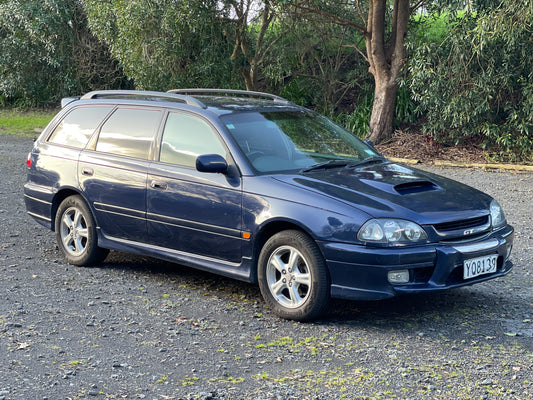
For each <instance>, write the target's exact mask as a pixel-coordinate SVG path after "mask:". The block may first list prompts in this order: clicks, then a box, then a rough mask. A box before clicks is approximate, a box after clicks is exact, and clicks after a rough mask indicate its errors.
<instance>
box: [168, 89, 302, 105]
mask: <svg viewBox="0 0 533 400" xmlns="http://www.w3.org/2000/svg"><path fill="white" fill-rule="evenodd" d="M167 93H176V94H182V95H185V94H191V95H194V94H197V95H201V94H212V95H217V94H218V95H237V96H242V97H257V98H263V99H270V100H273V101H275V102H278V103H284V104H293V103H292V102H291V101H289V100H287V99H284V98H283V97H280V96H276V95H275V94H270V93H263V92H254V91H251V90H235V89H172V90H169V91H168V92H167Z"/></svg>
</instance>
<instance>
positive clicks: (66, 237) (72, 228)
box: [55, 195, 109, 266]
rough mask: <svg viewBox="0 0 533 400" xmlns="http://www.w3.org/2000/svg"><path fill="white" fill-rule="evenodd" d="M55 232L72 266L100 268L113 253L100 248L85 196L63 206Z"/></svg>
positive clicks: (58, 212)
mask: <svg viewBox="0 0 533 400" xmlns="http://www.w3.org/2000/svg"><path fill="white" fill-rule="evenodd" d="M55 232H56V240H57V244H58V246H59V249H60V250H61V252H62V253H63V256H64V257H65V260H66V261H67V262H68V263H69V264H72V265H79V266H88V265H92V264H96V263H98V262H101V261H103V260H104V259H105V258H106V256H107V254H108V253H109V250H107V249H102V248H100V247H98V237H97V234H96V224H95V221H94V218H93V216H92V214H91V211H90V210H89V207H87V204H86V203H85V201H84V200H83V198H82V197H81V196H77V195H76V196H70V197H67V198H66V199H65V200H63V202H62V203H61V204H60V205H59V208H58V210H57V214H56V219H55Z"/></svg>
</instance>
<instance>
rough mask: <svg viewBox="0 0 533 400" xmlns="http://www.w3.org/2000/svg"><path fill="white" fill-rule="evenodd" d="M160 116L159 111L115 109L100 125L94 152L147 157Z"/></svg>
mask: <svg viewBox="0 0 533 400" xmlns="http://www.w3.org/2000/svg"><path fill="white" fill-rule="evenodd" d="M161 115H162V112H161V111H159V110H143V109H138V108H119V109H117V110H116V111H115V112H114V113H113V115H111V117H109V119H108V120H107V121H106V122H105V123H104V125H103V126H102V129H101V130H100V135H99V137H98V142H97V143H96V151H99V152H102V153H113V154H116V155H122V156H128V157H135V158H142V159H145V160H147V159H148V158H149V156H150V149H151V148H152V143H153V141H154V136H155V133H156V132H157V129H158V127H159V123H160V121H161Z"/></svg>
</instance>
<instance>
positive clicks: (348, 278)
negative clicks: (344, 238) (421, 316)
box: [320, 225, 514, 300]
mask: <svg viewBox="0 0 533 400" xmlns="http://www.w3.org/2000/svg"><path fill="white" fill-rule="evenodd" d="M513 239H514V229H513V227H512V226H510V225H507V226H506V227H504V228H502V229H500V230H498V231H496V232H493V233H491V234H490V235H489V236H487V237H484V238H483V239H478V240H475V241H471V242H461V243H457V242H456V243H437V244H427V245H423V246H417V247H393V248H390V247H389V248H376V247H366V246H360V245H353V244H345V243H334V242H321V243H320V247H321V249H322V251H323V254H324V255H325V257H326V261H327V264H328V267H329V273H330V277H331V297H333V298H342V299H351V300H380V299H387V298H390V297H394V296H397V295H401V294H410V293H423V292H435V291H441V290H448V289H452V288H456V287H461V286H467V285H472V284H474V283H478V282H483V281H486V280H489V279H494V278H497V277H500V276H504V275H506V274H508V273H509V272H510V271H511V269H512V263H511V261H510V260H509V256H510V254H511V249H512V246H513ZM491 254H497V255H498V259H497V270H496V272H494V273H490V274H485V275H480V276H477V277H475V278H471V279H464V278H463V265H464V261H465V260H468V259H472V258H477V257H482V256H486V255H491ZM397 270H408V271H409V277H410V279H409V283H406V284H391V283H390V282H389V280H388V278H387V275H388V272H389V271H397Z"/></svg>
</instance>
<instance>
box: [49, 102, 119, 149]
mask: <svg viewBox="0 0 533 400" xmlns="http://www.w3.org/2000/svg"><path fill="white" fill-rule="evenodd" d="M112 109H113V107H79V108H75V109H74V110H72V111H71V112H69V113H68V114H67V115H66V116H65V118H63V119H62V120H61V122H60V123H59V125H57V127H56V128H55V129H54V131H53V132H52V134H51V135H50V137H49V138H48V142H50V143H54V144H60V145H63V146H69V147H75V148H78V149H83V148H85V146H86V145H87V142H88V141H89V139H90V138H91V136H92V134H93V133H94V131H95V129H96V128H97V127H98V125H99V124H100V122H101V121H102V120H103V119H104V117H105V116H106V115H107V114H109V112H110V111H111V110H112Z"/></svg>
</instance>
